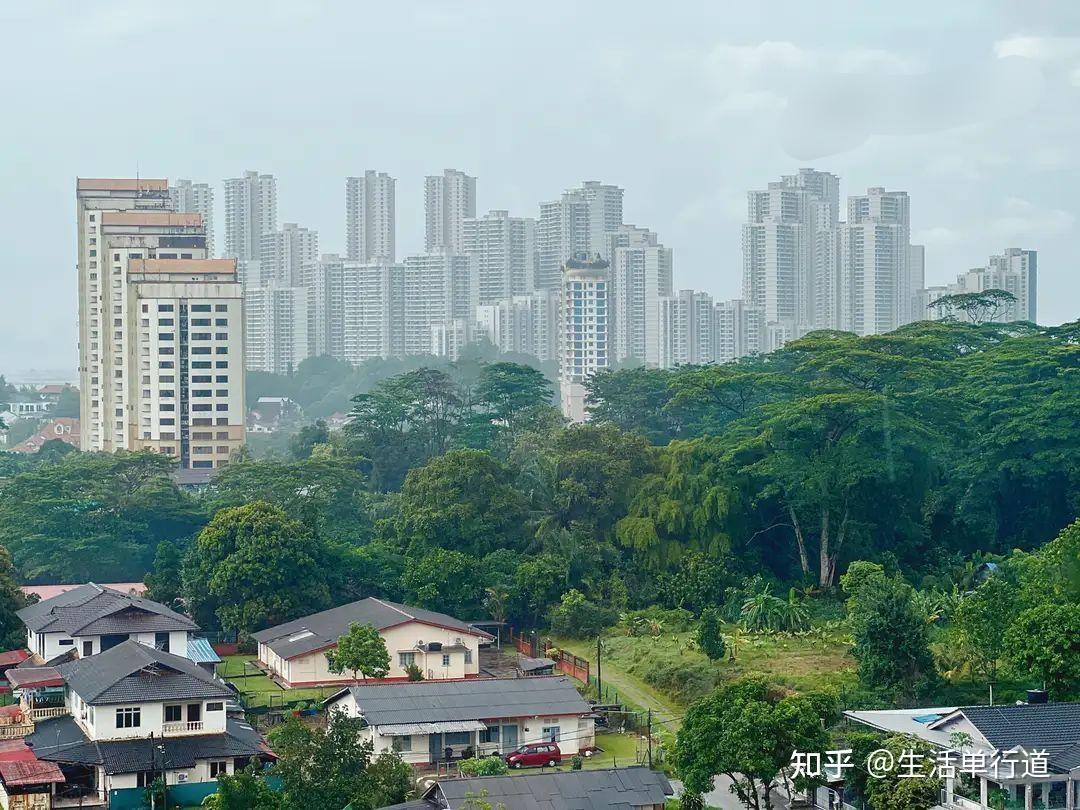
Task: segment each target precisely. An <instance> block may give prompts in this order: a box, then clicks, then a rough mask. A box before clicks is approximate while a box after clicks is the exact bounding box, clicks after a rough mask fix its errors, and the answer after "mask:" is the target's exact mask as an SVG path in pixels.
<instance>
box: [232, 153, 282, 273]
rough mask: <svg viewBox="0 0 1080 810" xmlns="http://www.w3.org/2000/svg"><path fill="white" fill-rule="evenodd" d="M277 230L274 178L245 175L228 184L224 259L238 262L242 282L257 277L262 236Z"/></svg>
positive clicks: (245, 173)
mask: <svg viewBox="0 0 1080 810" xmlns="http://www.w3.org/2000/svg"><path fill="white" fill-rule="evenodd" d="M276 230H277V179H276V178H275V177H274V176H273V175H272V174H259V173H258V172H252V171H248V172H244V176H243V177H234V178H231V179H229V180H226V181H225V256H226V258H229V259H236V260H237V271H238V273H239V274H240V280H241V281H243V282H244V284H245V285H247V284H248V279H249V277H257V276H258V275H259V274H258V273H257V272H256V269H257V268H254V267H251V266H250V264H251V262H258V261H259V259H260V258H261V253H262V236H263V234H264V233H272V232H273V231H276Z"/></svg>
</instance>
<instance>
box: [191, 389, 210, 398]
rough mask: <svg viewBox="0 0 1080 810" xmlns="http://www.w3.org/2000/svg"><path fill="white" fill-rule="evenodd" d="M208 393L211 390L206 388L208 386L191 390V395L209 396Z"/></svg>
mask: <svg viewBox="0 0 1080 810" xmlns="http://www.w3.org/2000/svg"><path fill="white" fill-rule="evenodd" d="M210 394H211V392H210V389H208V388H200V389H199V390H197V391H192V392H191V395H192V396H193V397H208V396H210Z"/></svg>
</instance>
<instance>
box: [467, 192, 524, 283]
mask: <svg viewBox="0 0 1080 810" xmlns="http://www.w3.org/2000/svg"><path fill="white" fill-rule="evenodd" d="M464 252H465V253H467V254H469V255H470V256H472V257H473V260H474V262H475V270H476V285H477V295H478V297H479V299H478V300H479V302H480V303H481V304H489V303H492V302H495V301H501V300H504V299H507V298H512V297H514V296H515V295H524V294H525V293H527V292H529V291H531V290H532V289H533V281H534V279H535V276H536V220H534V219H532V218H530V217H512V216H510V212H508V211H489V212H488V213H487V214H485V215H484V216H483V217H474V218H470V219H466V220H465V224H464Z"/></svg>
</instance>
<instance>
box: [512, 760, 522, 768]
mask: <svg viewBox="0 0 1080 810" xmlns="http://www.w3.org/2000/svg"><path fill="white" fill-rule="evenodd" d="M514 767H515V768H520V767H521V760H520V759H519V760H518V761H517V762H515V763H514Z"/></svg>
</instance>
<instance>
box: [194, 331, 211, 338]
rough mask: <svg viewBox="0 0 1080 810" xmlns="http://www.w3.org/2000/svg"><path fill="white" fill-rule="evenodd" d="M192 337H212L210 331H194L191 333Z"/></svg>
mask: <svg viewBox="0 0 1080 810" xmlns="http://www.w3.org/2000/svg"><path fill="white" fill-rule="evenodd" d="M191 339H192V340H209V339H210V333H209V332H192V333H191Z"/></svg>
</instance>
